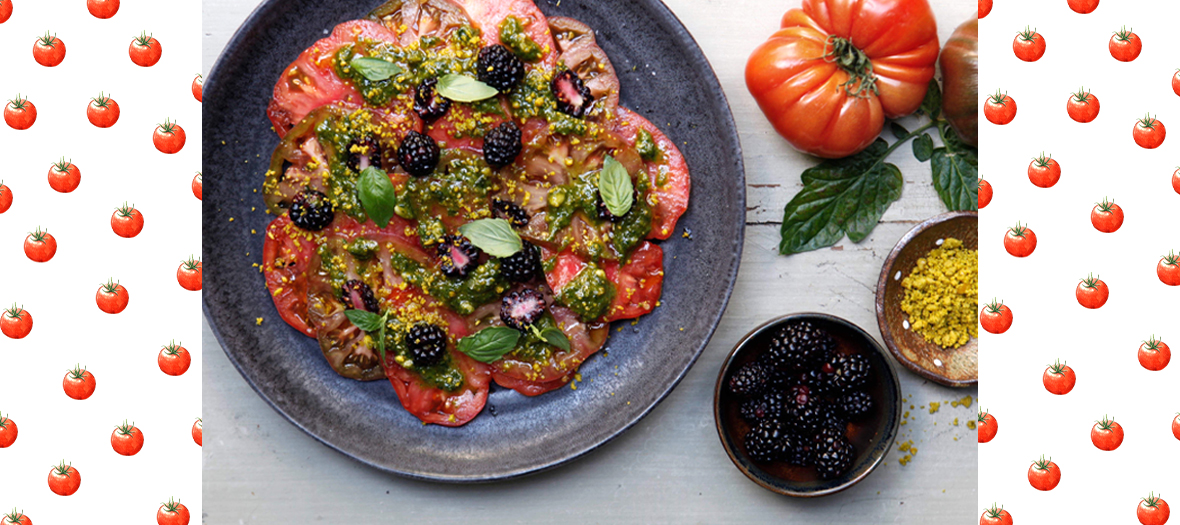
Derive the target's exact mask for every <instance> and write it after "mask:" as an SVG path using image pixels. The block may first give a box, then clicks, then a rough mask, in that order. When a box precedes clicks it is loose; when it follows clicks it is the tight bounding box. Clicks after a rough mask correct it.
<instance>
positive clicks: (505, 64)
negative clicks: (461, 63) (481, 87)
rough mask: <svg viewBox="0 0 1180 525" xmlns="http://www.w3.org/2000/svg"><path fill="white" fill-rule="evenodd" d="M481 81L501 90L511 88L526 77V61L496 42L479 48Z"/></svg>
mask: <svg viewBox="0 0 1180 525" xmlns="http://www.w3.org/2000/svg"><path fill="white" fill-rule="evenodd" d="M476 69H477V71H478V73H479V81H480V82H483V83H484V84H487V85H489V86H492V87H494V88H496V89H497V90H499V91H508V90H511V89H512V88H513V87H514V86H516V85H517V84H519V83H520V81H521V79H523V78H524V63H522V62H521V61H520V59H519V58H517V57H516V55H515V54H513V53H512V51H511V50H509V49H508V48H506V47H504V46H502V45H500V44H495V45H491V46H487V47H485V48H483V49H481V50H479V61H478V63H477V65H476Z"/></svg>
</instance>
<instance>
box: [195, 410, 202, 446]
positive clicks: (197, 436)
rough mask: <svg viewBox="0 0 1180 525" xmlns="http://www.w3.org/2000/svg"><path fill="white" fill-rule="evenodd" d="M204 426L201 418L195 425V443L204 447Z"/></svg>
mask: <svg viewBox="0 0 1180 525" xmlns="http://www.w3.org/2000/svg"><path fill="white" fill-rule="evenodd" d="M203 426H204V425H203V423H202V422H201V418H199V417H198V418H197V421H196V422H195V423H193V442H194V443H196V444H197V445H200V446H204V445H201V438H202V434H204V430H203V429H202V427H203Z"/></svg>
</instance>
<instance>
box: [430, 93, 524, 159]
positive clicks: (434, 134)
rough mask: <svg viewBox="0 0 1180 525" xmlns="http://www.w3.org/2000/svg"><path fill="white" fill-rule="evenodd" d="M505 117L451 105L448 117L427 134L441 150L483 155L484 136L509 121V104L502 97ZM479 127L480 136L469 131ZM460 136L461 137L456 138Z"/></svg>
mask: <svg viewBox="0 0 1180 525" xmlns="http://www.w3.org/2000/svg"><path fill="white" fill-rule="evenodd" d="M500 105H501V107H502V108H503V115H497V114H495V113H478V116H477V112H476V111H475V109H473V108H472V107H471V106H470V105H468V104H451V109H450V110H449V111H447V114H446V116H444V117H442V118H440V119H438V120H436V121H434V122H433V123H431V124H430V126H428V127H427V128H426V129H427V131H426V134H427V135H430V138H432V139H434V140H435V142H438V145H439V147H440V148H450V149H460V150H464V151H470V152H473V153H478V154H479V155H483V134H485V133H487V132H488V131H491V130H492V129H493V128H495V127H496V126H499V125H500V124H501V123H503V122H504V121H506V120H508V115H510V114H511V113H509V109H508V104H507V102H506V101H504V99H503V97H500ZM473 126H478V128H479V129H478V135H479V136H473V134H472V132H473V131H477V130H472V129H469V128H471V127H473ZM456 135H460V136H456Z"/></svg>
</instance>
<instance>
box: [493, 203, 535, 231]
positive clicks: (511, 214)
mask: <svg viewBox="0 0 1180 525" xmlns="http://www.w3.org/2000/svg"><path fill="white" fill-rule="evenodd" d="M492 211H493V212H495V214H496V216H497V217H500V218H502V219H505V220H507V221H508V222H509V223H511V224H512V225H513V226H516V227H517V228H524V227H525V226H528V224H529V212H527V211H524V208H521V207H520V206H517V205H516V203H514V202H510V201H506V200H501V199H492Z"/></svg>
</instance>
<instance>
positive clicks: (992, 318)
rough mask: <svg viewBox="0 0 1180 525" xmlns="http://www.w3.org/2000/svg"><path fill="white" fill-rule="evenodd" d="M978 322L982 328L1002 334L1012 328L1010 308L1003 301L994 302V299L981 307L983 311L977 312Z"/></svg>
mask: <svg viewBox="0 0 1180 525" xmlns="http://www.w3.org/2000/svg"><path fill="white" fill-rule="evenodd" d="M979 324H981V325H983V329H984V330H987V331H988V332H991V333H993V334H1002V333H1004V332H1007V331H1008V329H1009V328H1012V310H1010V309H1009V308H1008V307H1007V306H1004V303H1001V302H996V301H995V300H994V299H993V300H992V302H990V303H988V304H987V305H985V306H984V307H983V311H982V312H980V313H979Z"/></svg>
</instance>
